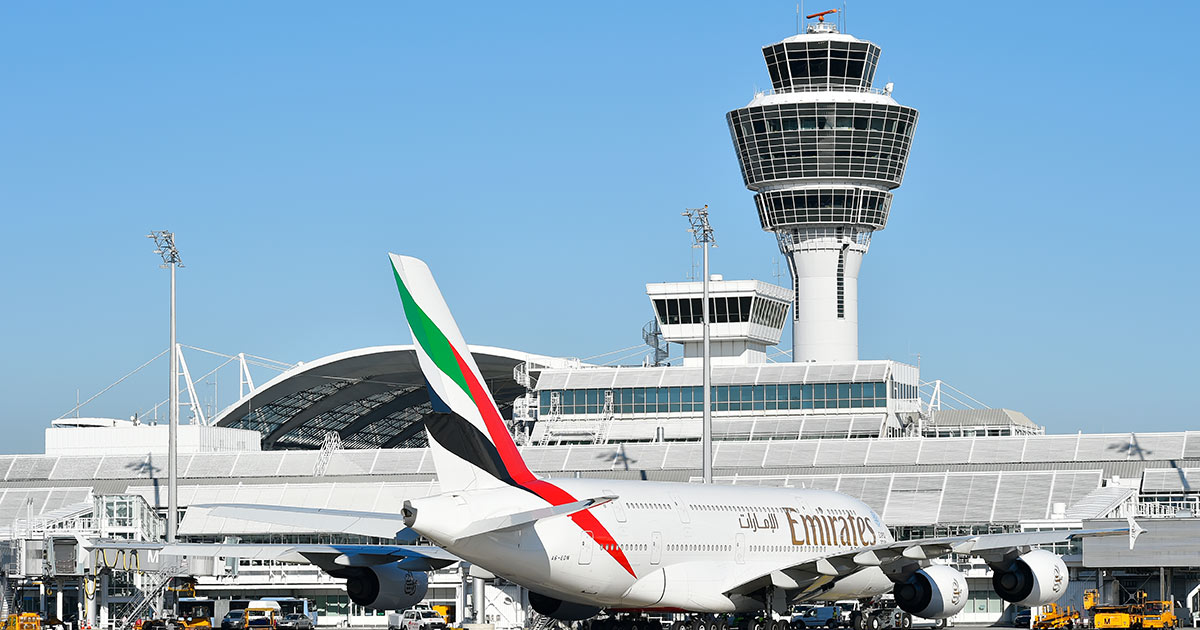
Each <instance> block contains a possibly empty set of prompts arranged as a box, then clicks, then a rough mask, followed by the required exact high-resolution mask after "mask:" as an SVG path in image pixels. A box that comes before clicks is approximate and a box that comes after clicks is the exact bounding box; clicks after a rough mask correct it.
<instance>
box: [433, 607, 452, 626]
mask: <svg viewBox="0 0 1200 630" xmlns="http://www.w3.org/2000/svg"><path fill="white" fill-rule="evenodd" d="M432 608H433V610H434V612H436V613H437V614H439V615H441V616H442V619H445V620H446V623H450V607H449V606H442V605H438V606H432Z"/></svg>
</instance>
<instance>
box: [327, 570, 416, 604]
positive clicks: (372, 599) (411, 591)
mask: <svg viewBox="0 0 1200 630" xmlns="http://www.w3.org/2000/svg"><path fill="white" fill-rule="evenodd" d="M329 574H330V575H332V576H333V577H340V578H345V579H346V594H347V595H349V596H350V600H351V601H353V602H354V603H355V604H358V605H359V606H365V607H367V608H373V609H375V610H406V609H408V608H411V607H412V606H413V605H414V604H416V603H418V602H420V601H421V600H422V599H425V592H426V591H428V590H429V574H428V573H425V572H424V571H408V570H405V569H401V568H400V567H399V566H398V565H397V564H384V565H379V566H374V567H346V568H345V569H338V570H337V571H330V572H329Z"/></svg>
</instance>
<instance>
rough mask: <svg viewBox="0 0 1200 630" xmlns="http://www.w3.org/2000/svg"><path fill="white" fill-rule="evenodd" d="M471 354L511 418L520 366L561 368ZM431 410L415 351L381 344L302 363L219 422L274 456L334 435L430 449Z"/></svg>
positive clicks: (510, 356) (490, 350) (494, 352)
mask: <svg viewBox="0 0 1200 630" xmlns="http://www.w3.org/2000/svg"><path fill="white" fill-rule="evenodd" d="M470 348H471V354H472V355H473V356H474V357H475V362H476V363H477V364H478V365H479V369H480V371H481V372H483V377H484V379H485V380H486V381H487V384H488V386H489V387H490V388H491V390H492V396H493V397H494V398H495V399H496V403H497V405H499V407H500V412H501V413H502V414H503V415H504V417H505V418H506V419H511V417H512V403H513V400H514V399H515V398H517V397H519V396H521V395H523V394H524V393H525V388H524V387H522V386H521V385H519V384H517V382H516V381H515V380H513V368H514V367H516V366H517V365H518V364H520V363H523V362H526V361H533V362H536V363H540V364H543V365H547V364H556V363H559V362H562V359H554V358H551V357H544V356H540V355H535V354H528V353H525V352H519V351H516V350H507V349H504V348H494V347H488V346H470ZM430 412H431V408H430V405H429V395H428V393H427V392H426V390H425V379H424V377H423V376H422V375H421V368H420V366H419V365H418V363H417V355H416V352H415V351H414V350H413V346H411V345H407V346H377V347H372V348H362V349H359V350H351V351H348V352H342V353H339V354H334V355H330V356H328V357H324V358H322V359H318V360H317V361H313V362H311V363H302V364H300V365H298V366H296V367H294V368H292V369H291V370H288V371H287V372H284V373H283V374H280V375H279V376H277V377H275V378H273V379H271V381H270V382H268V383H267V384H266V385H263V386H262V387H259V388H257V389H255V390H254V391H253V392H251V393H250V394H248V395H246V396H244V397H243V398H242V399H241V400H239V401H238V402H237V403H235V404H233V405H231V406H230V407H228V408H226V409H225V410H224V411H222V412H221V414H220V415H219V416H217V417H216V418H215V419H214V424H216V425H217V426H222V427H234V428H238V429H253V430H255V431H258V432H259V433H262V435H263V449H268V450H269V449H315V448H320V447H321V443H322V442H323V440H324V439H325V435H326V433H328V432H330V431H334V432H337V433H338V435H340V436H341V439H342V445H343V447H345V448H393V447H420V446H425V444H426V442H425V432H424V431H422V430H421V429H422V427H423V426H424V425H423V423H422V420H424V418H425V416H426V414H428V413H430Z"/></svg>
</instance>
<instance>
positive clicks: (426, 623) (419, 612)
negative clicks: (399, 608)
mask: <svg viewBox="0 0 1200 630" xmlns="http://www.w3.org/2000/svg"><path fill="white" fill-rule="evenodd" d="M445 628H446V618H445V617H443V616H441V615H440V614H438V612H437V611H435V610H433V609H432V608H410V609H408V610H406V611H404V612H403V613H392V614H390V615H388V630H445Z"/></svg>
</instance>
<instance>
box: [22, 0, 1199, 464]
mask: <svg viewBox="0 0 1200 630" xmlns="http://www.w3.org/2000/svg"><path fill="white" fill-rule="evenodd" d="M829 4H830V6H837V5H839V4H840V2H838V3H829ZM1130 6H1131V5H1128V4H1117V3H1092V2H1077V3H1070V2H1064V3H1042V4H1038V5H1028V4H1015V3H945V4H920V3H901V2H882V1H880V2H866V1H855V2H852V3H851V6H850V12H849V15H848V22H849V28H848V30H849V32H851V33H852V34H854V35H857V36H859V37H862V38H864V39H869V40H872V41H874V42H876V43H878V44H879V45H881V46H882V47H883V57H882V59H881V61H880V68H879V72H878V73H877V75H876V76H877V83H878V84H882V83H883V82H887V81H893V82H895V84H896V88H895V94H894V96H895V97H896V99H897V100H898V101H899V102H900V103H902V104H905V105H910V106H913V107H916V108H917V109H919V110H920V112H921V119H920V123H919V125H918V126H917V131H916V139H915V143H914V147H913V152H912V158H911V160H910V162H909V165H908V171H907V175H906V178H905V181H904V185H903V186H901V187H900V188H899V189H898V190H897V191H896V200H895V203H894V204H893V206H892V212H891V217H890V222H889V224H888V227H887V229H886V230H884V231H883V232H881V233H879V234H876V236H875V238H874V240H873V241H872V246H871V251H870V253H869V254H868V256H867V258H866V260H865V263H864V266H863V270H862V274H861V277H860V280H861V282H860V289H859V296H860V320H861V322H860V354H861V356H862V357H863V358H892V359H897V360H902V361H908V362H916V361H917V355H918V354H919V355H920V357H921V358H920V361H921V367H922V376H923V377H925V378H926V379H932V378H941V379H944V380H946V381H948V382H949V383H951V384H952V385H954V386H956V387H958V388H960V389H962V390H964V391H966V392H968V393H970V394H972V395H974V396H975V397H977V398H978V399H980V400H981V401H983V402H984V403H986V404H988V405H990V406H994V407H999V406H1003V407H1008V408H1013V409H1018V410H1021V411H1024V412H1025V413H1027V414H1028V415H1029V416H1030V417H1031V418H1032V419H1033V420H1034V421H1036V422H1038V423H1041V424H1044V425H1046V426H1047V427H1048V429H1049V430H1050V431H1051V432H1074V431H1077V430H1084V431H1128V430H1146V431H1152V430H1182V429H1195V428H1200V422H1197V420H1198V417H1197V416H1198V414H1197V412H1196V403H1195V395H1196V392H1197V391H1198V389H1200V388H1198V387H1197V380H1198V379H1197V377H1198V376H1200V368H1198V367H1197V365H1198V364H1197V356H1200V341H1198V339H1197V337H1198V335H1197V332H1196V319H1197V312H1198V310H1200V301H1198V299H1197V297H1196V292H1197V285H1198V282H1197V271H1198V264H1197V258H1196V255H1195V253H1194V252H1193V251H1192V249H1191V248H1192V247H1193V246H1194V245H1192V243H1191V241H1192V239H1193V238H1194V237H1195V234H1196V232H1197V229H1198V228H1200V220H1198V218H1197V216H1198V215H1197V203H1196V201H1195V199H1196V198H1195V192H1194V185H1193V182H1195V181H1196V174H1195V170H1196V168H1197V165H1198V159H1197V157H1196V150H1195V146H1196V144H1197V141H1198V140H1200V124H1198V122H1197V121H1198V120H1200V117H1197V116H1196V115H1195V112H1194V110H1195V103H1196V102H1197V100H1198V98H1200V93H1198V92H1200V91H1198V89H1197V87H1196V85H1197V83H1196V80H1195V77H1194V70H1195V67H1196V63H1197V61H1198V58H1200V56H1198V55H1197V53H1196V44H1195V28H1196V26H1197V25H1198V24H1200V5H1198V4H1196V3H1191V2H1177V3H1171V2H1168V3H1156V4H1155V5H1154V9H1153V10H1149V9H1148V10H1145V11H1142V12H1140V13H1133V12H1132V11H1131V10H1129V7H1130ZM824 8H827V6H826V5H825V4H821V3H819V2H816V1H813V0H809V1H808V2H807V3H806V6H805V9H807V10H808V11H816V10H820V9H824ZM1123 11H1129V12H1128V13H1127V14H1126V13H1123ZM794 32H795V4H794V3H791V2H778V1H764V0H759V1H755V2H737V3H733V2H731V3H721V4H717V3H702V2H689V3H657V2H648V3H634V2H623V3H607V4H606V3H577V2H554V3H538V4H526V3H498V2H492V3H399V2H355V3H349V4H347V3H329V2H323V3H316V2H312V3H309V2H295V1H288V2H266V1H264V2H252V3H215V4H214V3H192V4H182V3H115V4H114V3H78V4H64V3H38V2H10V3H4V4H3V5H0V60H2V61H0V86H2V88H0V89H2V90H3V93H4V96H3V98H0V216H2V217H3V223H2V224H0V268H2V269H3V272H2V273H3V275H2V283H0V291H2V293H0V295H2V296H3V302H2V305H3V307H2V308H0V331H2V334H3V361H2V362H0V388H3V389H2V390H0V427H2V428H3V430H4V435H5V436H6V444H5V445H4V448H3V449H0V450H2V451H3V452H40V451H41V448H42V430H43V429H44V428H45V427H46V426H48V424H49V422H50V420H52V419H53V418H55V417H58V416H59V415H61V414H63V413H65V412H67V411H68V410H70V409H71V408H72V407H73V406H74V402H75V397H76V391H77V390H78V391H79V392H80V394H81V395H82V396H83V397H84V398H87V397H88V396H89V395H90V394H92V393H95V392H96V391H98V390H100V389H101V388H103V387H104V386H106V385H108V384H109V383H111V382H113V381H114V380H116V379H117V378H118V377H120V376H121V375H122V374H124V373H126V372H127V371H129V370H131V369H133V368H134V367H136V366H137V365H139V364H141V363H142V362H143V361H146V360H147V359H149V358H150V357H152V356H154V355H155V354H156V353H158V352H159V351H160V350H162V349H164V348H165V347H166V345H167V310H166V309H167V302H166V295H167V272H165V271H163V270H160V269H159V268H158V266H157V256H155V255H154V254H152V253H151V250H152V249H153V248H152V247H151V244H150V242H149V241H148V240H147V239H145V238H144V235H145V234H146V232H147V231H149V230H151V229H163V228H166V229H171V230H174V231H175V232H176V233H177V235H178V236H177V240H178V244H179V248H180V250H181V252H182V255H183V258H184V262H185V263H186V265H187V267H186V268H185V269H183V270H181V271H180V274H179V309H180V315H179V337H180V340H181V341H182V342H183V343H186V344H191V345H196V346H201V347H205V348H211V349H213V350H218V351H222V352H226V353H236V352H239V351H244V352H249V353H253V354H257V355H262V356H267V357H272V358H275V359H280V360H285V361H288V362H296V361H308V360H313V359H316V358H318V357H321V356H323V355H326V354H329V353H333V352H337V351H342V350H348V349H353V348H357V347H363V346H370V345H381V344H392V343H408V342H409V339H408V334H407V332H406V330H405V329H404V325H403V320H402V315H401V310H400V303H399V299H398V298H397V296H396V294H395V287H394V284H393V282H392V280H391V278H390V270H389V268H388V263H387V259H386V256H385V254H386V252H388V251H395V252H401V253H407V254H412V255H416V256H420V257H423V258H425V259H426V260H427V261H428V262H429V264H430V266H431V267H432V268H433V270H434V273H435V274H436V276H437V277H438V279H439V282H440V283H441V286H442V288H443V291H444V292H445V293H446V297H447V300H448V302H449V303H450V306H451V308H452V309H453V310H454V312H455V314H456V317H457V319H458V321H459V324H460V326H461V328H462V329H463V331H464V334H465V335H466V337H467V339H468V340H469V341H470V342H472V343H477V344H489V345H498V346H504V347H511V348H518V349H523V350H529V351H533V352H541V353H546V354H554V355H566V356H578V357H588V356H591V355H596V354H599V353H602V352H607V351H610V350H615V349H618V348H624V347H628V346H633V345H635V344H637V343H639V342H640V334H639V333H640V330H641V327H642V325H643V324H645V323H646V322H647V321H649V320H650V318H651V316H652V315H651V311H650V308H649V305H648V301H647V299H646V297H645V293H644V287H643V285H644V283H646V282H653V281H663V280H679V279H683V278H684V277H685V276H686V275H687V274H688V272H689V270H690V268H691V264H692V263H691V261H692V256H693V253H692V250H691V249H690V247H689V245H690V239H689V236H688V235H687V233H686V232H685V228H686V225H685V221H684V219H683V218H681V217H680V216H679V213H680V212H681V211H682V210H683V209H684V208H685V207H688V206H699V205H702V204H705V203H707V204H709V205H710V208H711V217H712V223H713V225H714V227H715V228H716V230H717V239H718V242H719V245H720V247H719V248H718V249H716V250H714V252H713V271H714V272H718V273H723V274H724V275H725V277H726V278H730V279H733V278H745V277H755V278H759V279H763V280H768V281H771V280H775V279H776V278H775V276H774V274H775V273H776V269H777V267H779V265H778V263H777V261H778V259H779V254H778V250H777V249H776V246H775V243H774V240H773V238H772V237H771V235H769V234H767V233H765V232H763V231H762V230H761V229H760V228H759V226H758V220H757V217H756V214H755V211H754V204H753V200H752V195H751V193H750V192H748V191H746V190H745V188H744V187H743V186H742V182H741V178H740V175H739V173H738V168H737V162H736V159H735V156H734V152H733V148H732V144H731V142H730V139H729V133H728V129H727V127H726V125H725V121H724V115H725V113H726V112H727V111H729V110H731V109H734V108H737V107H741V106H743V105H745V104H746V103H747V102H748V101H749V100H750V98H751V97H752V95H753V92H754V90H755V88H756V87H758V88H762V87H764V86H768V85H769V80H768V77H767V73H766V70H765V67H764V65H763V61H762V57H761V53H760V48H761V46H763V45H765V44H769V43H772V42H775V41H777V40H779V39H782V38H783V37H786V36H788V35H791V34H793V33H794ZM780 271H781V272H782V273H783V274H786V268H785V267H784V268H782V269H780ZM785 340H790V330H789V331H787V332H785ZM789 343H790V341H785V347H786V346H787V345H788V344H789ZM188 357H189V361H190V362H191V364H192V369H193V371H194V372H196V373H200V372H202V371H207V369H208V368H210V367H213V366H215V363H214V362H213V361H212V360H210V359H206V358H203V357H202V356H200V355H188ZM639 361H640V358H639V357H633V358H632V359H630V362H634V363H636V362H639ZM150 370H151V371H149V372H145V373H142V374H139V375H138V376H135V377H134V378H131V379H130V380H129V381H127V382H126V383H123V384H122V385H120V386H118V387H117V388H114V390H113V391H112V392H110V394H108V395H105V396H104V397H101V398H100V399H99V400H97V402H95V403H93V404H91V405H89V406H87V407H85V408H84V409H83V411H82V413H83V415H95V416H109V417H121V418H123V417H128V416H130V415H131V414H133V413H140V412H144V411H145V410H147V409H148V408H150V407H151V406H152V405H153V404H154V403H155V402H157V401H158V400H160V399H162V398H165V390H166V383H165V381H166V380H167V379H166V374H165V372H166V363H165V361H162V360H160V361H159V362H157V363H155V364H154V365H153V366H151V368H150ZM197 375H198V374H197ZM270 376H271V373H270V372H266V371H263V370H258V371H256V372H255V378H256V379H258V380H259V381H260V382H261V381H262V380H265V379H266V378H269V377H270ZM210 383H211V378H210V379H209V380H208V381H205V382H204V383H202V384H201V390H202V391H201V392H200V397H201V399H202V400H205V401H207V402H208V403H209V404H214V403H213V393H212V385H211V384H210ZM236 389H237V380H236V376H234V375H233V373H232V372H229V371H227V370H226V371H224V372H219V373H218V379H217V394H216V403H215V404H216V406H223V405H225V404H228V403H229V402H231V401H232V399H233V396H235V395H236Z"/></svg>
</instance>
